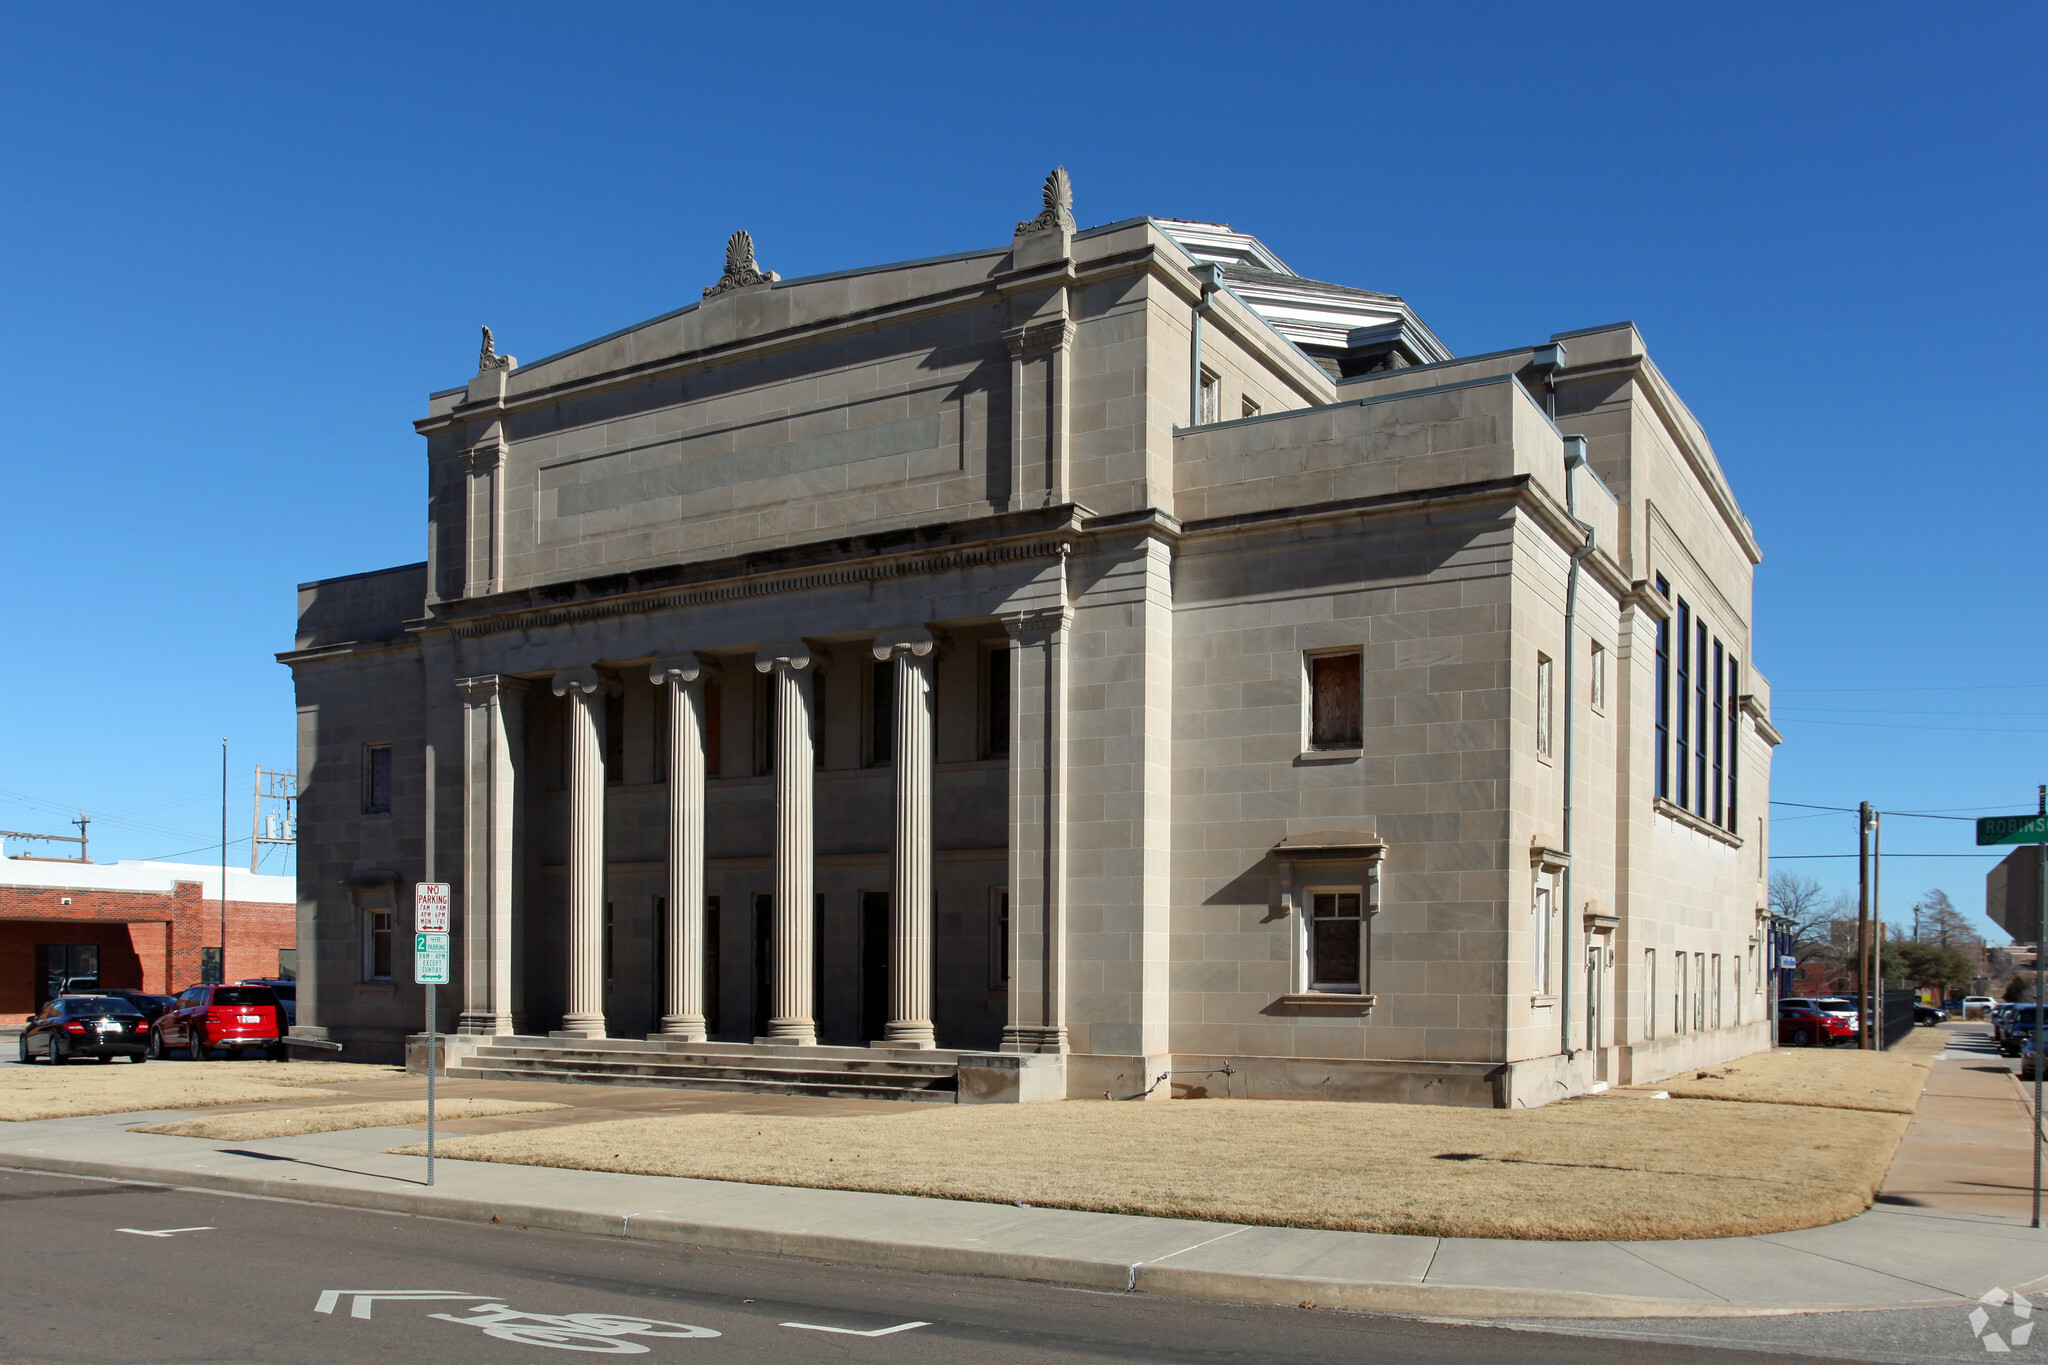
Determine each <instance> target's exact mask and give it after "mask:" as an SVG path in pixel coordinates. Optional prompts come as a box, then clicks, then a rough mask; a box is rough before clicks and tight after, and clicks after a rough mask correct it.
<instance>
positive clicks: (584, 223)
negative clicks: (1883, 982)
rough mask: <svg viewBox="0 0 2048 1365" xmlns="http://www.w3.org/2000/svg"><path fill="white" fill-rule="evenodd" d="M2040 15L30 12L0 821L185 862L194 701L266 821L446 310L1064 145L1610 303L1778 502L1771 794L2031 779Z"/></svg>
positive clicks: (974, 183)
mask: <svg viewBox="0 0 2048 1365" xmlns="http://www.w3.org/2000/svg"><path fill="white" fill-rule="evenodd" d="M1034 16H1035V17H1034ZM2044 38H2048V11H2044V10H2043V9H2042V8H2041V7H2040V6H2038V5H2000V4H1980V5H1973V6H1968V7H1929V6H1910V7H1909V6H1897V5H1880V4H1859V5H1800V6H1783V5H1770V6H1756V5H1740V4H1737V5H1720V6H1713V7H1705V6H1691V7H1681V6H1673V5H1666V6H1637V5H1629V6H1620V5H1617V6H1602V5H1591V6H1587V5H1563V6H1549V7H1541V8H1535V7H1529V6H1508V5H1455V4H1447V5H1440V6H1425V7H1409V8H1408V9H1407V11H1406V12H1400V13H1394V12H1390V11H1389V10H1388V9H1387V8H1385V7H1368V6H1348V5H1347V6H1331V7H1317V6H1300V7H1292V8H1280V7H1271V8H1267V9H1264V10H1259V9H1246V8H1245V7H1242V6H1219V7H1214V8H1208V7H1204V6H1202V5H1199V4H1180V5H1174V6H1171V7H1143V6H1099V7H1093V8H1090V9H1088V10H1086V11H1081V10H1076V11H1072V12H1069V13H1063V12H1060V11H1057V10H1053V11H1043V12H1034V14H1033V15H1030V16H1027V15H1025V14H1023V13H1022V12H1019V11H1016V10H1014V9H1004V8H1000V7H997V8H989V7H964V6H954V7H938V6H863V7H848V6H822V5H819V6H768V5H755V6H746V7H734V6H722V7H708V6H706V7H682V6H659V7H657V6H644V5H630V4H621V5H613V6H606V7H597V6H585V7H568V6H561V7H541V6H532V5H523V4H493V5H490V6H488V7H461V8H455V7H435V6H378V5H354V6H346V7H340V6H335V7H324V8H318V9H316V8H314V7H310V6H263V7H257V6H242V7H237V6H231V5H217V6H210V7H205V8H199V7H168V6H164V7H150V8H145V7H141V6H130V7H111V6H102V7H82V6H72V7H61V6H47V7H35V8H31V7H26V6H18V7H14V8H11V9H10V10H8V11H7V12H6V14H5V15H4V17H0V127H5V128H6V130H7V132H6V133H5V134H4V136H0V323H4V325H0V399H4V401H5V404H6V412H7V417H6V420H5V422H4V423H0V472H4V474H5V479H6V490H7V494H8V502H9V512H10V516H9V518H8V527H9V534H8V535H7V536H6V538H5V541H4V546H0V554H4V555H5V565H6V574H7V583H8V586H9V588H10V590H11V591H10V596H11V599H12V600H11V603H10V605H11V608H12V610H11V612H10V617H11V619H10V624H9V630H8V634H9V636H10V638H11V639H12V641H13V647H12V650H11V654H12V659H11V665H12V668H11V671H12V677H13V687H14V695H15V697H16V701H15V703H14V706H13V708H12V722H13V723H12V725H11V726H10V727H9V730H10V733H9V742H8V744H7V746H6V748H5V751H4V753H5V758H4V760H0V825H4V826H5V827H7V828H11V829H26V830H37V831H47V832H53V833H62V832H67V830H66V826H65V824H64V821H65V820H66V819H67V818H68V817H69V815H70V814H72V813H73V812H74V810H75V809H77V808H83V809H85V810H87V811H89V812H92V813H94V814H95V815H96V816H97V817H99V818H98V822H97V823H96V824H95V825H94V827H93V829H94V844H93V848H94V854H95V856H96V857H100V858H111V857H117V856H118V857H146V856H158V855H166V854H175V855H181V856H185V857H189V858H191V859H193V860H199V861H204V860H206V859H208V858H210V857H212V856H215V855H214V853H213V850H212V849H211V847H210V842H211V841H212V840H214V839H215V838H216V837H217V835H216V834H215V831H216V830H217V827H218V821H219V814H218V800H219V794H218V782H219V764H220V755H219V746H220V740H221V738H222V737H223V736H225V737H227V739H228V740H229V761H230V771H231V784H230V785H231V791H232V795H231V799H230V819H231V823H232V824H233V825H234V827H235V828H234V835H235V837H238V838H241V837H246V820H247V809H248V790H249V787H248V783H249V776H250V770H251V768H252V767H253V766H254V765H255V764H257V763H259V762H261V763H267V764H277V765H288V764H290V763H291V761H292V746H293V715H292V698H291V688H290V678H289V675H288V674H287V672H286V671H285V670H284V669H283V668H282V667H280V666H279V665H278V664H276V663H275V662H274V660H273V659H272V654H273V653H274V652H275V651H276V650H278V649H280V648H284V647H286V646H288V645H289V643H290V638H291V628H292V612H293V587H294V585H295V584H296V583H298V582H299V581H301V580H305V579H311V578H317V577H322V576H326V575H332V574H339V573H348V572H353V571H356V570H361V569H368V568H375V567H380V566H384V565H390V564H396V563H403V562H408V561H412V560H417V559H420V558H423V557H424V532H423V527H424V513H423V505H422V492H423V486H424V465H423V454H422V443H421V442H420V440H419V438H418V437H416V436H415V435H414V434H413V432H412V430H411V427H410V420H411V419H412V418H414V417H416V416H418V415H420V414H421V413H422V412H424V410H425V396H426V394H427V392H428V391H429V390H431V389H435V388H443V387H448V386H450V385H453V384H457V383H460V382H462V381H463V380H465V379H466V378H467V377H468V375H469V373H470V372H471V371H472V370H473V368H474V357H475V347H476V328H477V324H478V323H479V322H489V323H490V324H491V325H492V326H493V327H494V328H495V329H496V331H497V335H498V337H499V340H500V345H501V347H502V348H503V349H505V350H508V351H510V352H513V353H514V354H518V355H523V356H526V357H529V358H535V357H538V356H541V355H544V354H547V353H548V352H551V351H554V350H557V349H560V348H562V347H564V346H567V345H571V344H574V343H576V342H578V341H582V340H585V339H588V338H590V337H593V336H597V335H600V334H602V333H605V332H608V331H611V330H613V329H615V328H618V327H620V326H623V325H625V324H628V323H631V322H634V321H636V320H639V319H642V318H645V317H650V316H653V315H655V314H658V313H661V312H665V311H667V310H669V309H672V308H674V307H676V306H678V305H680V304H682V303H685V302H687V301H689V300H690V299H692V298H694V297H695V296H696V294H697V292H698V290H699V289H700V288H701V287H702V286H703V285H704V284H706V283H708V282H710V281H711V280H712V279H714V278H715V277H716V276H717V274H718V269H719V264H720V257H721V250H722V244H723V242H724V240H725V237H726V235H727V234H728V233H729V232H731V231H732V230H733V229H734V228H736V227H746V228H749V229H750V230H751V231H752V232H753V234H754V237H755V240H756V242H757V244H758V246H759V249H760V254H761V259H762V262H763V264H764V265H765V266H767V267H768V268H771V269H774V270H778V271H780V272H781V273H782V274H783V275H785V276H795V275H803V274H810V273H816V272H820V271H828V270H837V269H844V268H849V267H854V266H859V265H864V264H872V263H876V262H881V261H888V260H900V259H905V258H910V257H917V256H923V255H932V254H938V253H943V252H951V251H958V250H964V249H968V248H971V247H978V246H985V245H989V244H993V243H997V242H1000V241H1002V240H1004V239H1005V238H1006V237H1007V234H1008V231H1009V228H1010V226H1011V224H1013V223H1014V222H1015V221H1016V220H1017V219H1018V218H1020V217H1024V216H1028V215H1029V213H1030V212H1032V211H1033V210H1034V209H1035V207H1036V195H1037V186H1038V182H1039V180H1040V178H1041V177H1042V176H1043V175H1044V174H1045V172H1046V171H1047V170H1048V169H1049V168H1050V167H1051V166H1052V165H1053V164H1055V163H1064V164H1065V165H1066V166H1067V167H1068V168H1069V170H1070V171H1071V173H1072V174H1073V177H1074V182H1075V186H1076V199H1077V213H1078V216H1079V217H1080V219H1081V221H1082V222H1083V223H1084V224H1087V223H1100V222H1109V221H1113V220H1116V219H1119V218H1124V217H1129V216H1133V215H1137V214H1143V213H1153V214H1159V215H1163V216H1183V217H1195V218H1206V219H1213V220H1223V221H1227V222H1230V223H1232V224H1233V225H1235V226H1237V227H1239V228H1240V229H1243V230H1247V231H1252V232H1255V233H1258V234H1259V235H1261V236H1262V237H1263V238H1265V240H1266V241H1267V242H1268V243H1269V244H1270V245H1271V246H1272V247H1273V248H1274V249H1275V250H1276V251H1278V252H1279V253H1280V254H1281V255H1282V256H1283V257H1284V258H1285V259H1286V260H1287V261H1288V262H1289V263H1290V264H1291V265H1293V266H1294V268H1295V269H1297V270H1300V271H1302V272H1303V273H1305V274H1308V275H1311V276H1315V277H1318V278H1322V279H1329V280H1336V281H1340V282H1344V283H1349V284H1355V285H1359V286H1363V287H1367V288H1372V289H1379V290H1385V291H1388V292H1392V293H1398V294H1401V295H1403V296H1405V297H1406V298H1408V299H1409V300H1410V301H1411V302H1412V303H1414V305H1415V306H1416V307H1417V309H1418V310H1419V311H1420V312H1421V314H1422V316H1423V317H1424V318H1425V319H1426V320H1427V321H1428V322H1429V323H1430V324H1431V326H1432V327H1433V328H1434V329H1435V330H1436V331H1437V333H1438V334H1439V335H1440V336H1442V337H1443V338H1444V340H1445V341H1446V342H1447V343H1448V344H1449V345H1450V346H1451V347H1452V348H1453V349H1454V350H1457V351H1459V352H1461V353H1463V352H1477V351H1485V350H1491V349H1496V348H1501V347H1506V346H1512V345H1517V344H1526V343H1528V342H1530V341H1532V340H1536V339H1540V338H1543V337H1546V336H1548V335H1549V334H1550V333H1552V332H1556V331H1564V330H1570V329H1573V328H1579V327H1586V326H1592V325H1595V324H1599V323H1605V322H1611V321H1615V320H1617V319H1622V318H1629V319H1633V320H1634V321H1635V322H1636V323H1637V324H1638V325H1639V326H1640V327H1641V329H1642V331H1643V333H1644V335H1645V336H1646V337H1647V338H1648V340H1649V343H1650V346H1651V349H1652V354H1653V355H1654V357H1655V358H1656V360H1657V362H1658V363H1659V364H1660V365H1661V366H1662V367H1663V369H1664V370H1665V372H1666V373H1667V374H1668V375H1669V376H1670V377H1671V378H1672V380H1673V382H1674V383H1675V384H1676V385H1677V386H1678V388H1679V391H1680V392H1681V393H1682V394H1683V395H1684V396H1685V397H1686V399H1687V401H1688V402H1690V403H1691V405H1692V406H1693V409H1694V410H1695V411H1696V412H1697V413H1698V415H1699V417H1700V419H1701V420H1702V422H1703V423H1704V424H1705V426H1706V428H1707V430H1708V432H1709V433H1710V435H1711V436H1712V438H1713V440H1714V442H1715V445H1716V447H1717V449H1718V451H1719V453H1720V457H1721V461H1722V464H1723V466H1724V468H1725V469H1726V470H1727V473H1728V476H1729V478H1730V480H1731V481H1732V483H1733V485H1734V487H1735V489H1736V492H1737V495H1738V496H1739V497H1740V499H1741V500H1742V503H1743V506H1744V507H1745V509H1746V510H1747V511H1748V513H1749V515H1750V517H1751V519H1752V520H1753V521H1754V522H1755V525H1756V528H1757V534H1758V537H1759V539H1760V540H1761V542H1762V544H1763V546H1764V551H1765V560H1764V564H1763V566H1762V567H1761V569H1760V571H1759V574H1758V578H1757V599H1756V629H1757V648H1756V663H1757V664H1758V666H1759V667H1761V668H1762V670H1763V671H1764V672H1765V673H1766V675H1767V676H1768V677H1769V678H1770V679H1771V680H1772V682H1773V684H1774V686H1775V688H1776V695H1777V717H1778V722H1779V724H1780V726H1781V728H1782V729H1783V730H1784V731H1785V733H1786V736H1787V742H1786V744H1785V746H1784V748H1782V749H1781V750H1780V751H1779V755H1778V762H1777V770H1776V777H1775V786H1774V791H1773V795H1774V796H1776V797H1778V798H1780V799H1783V800H1786V801H1798V802H1808V803H1812V804H1814V805H1818V806H1853V805H1854V804H1855V803H1856V802H1857V801H1859V800H1864V799H1868V800H1871V801H1873V802H1875V803H1877V804H1878V805H1879V806H1880V807H1881V808H1885V809H1889V810H1895V811H1901V812H1904V811H1923V812H1937V813H1942V814H1947V815H1957V814H1962V815H1973V814H1976V813H1978V812H1980V811H1984V812H1990V811H1997V810H2015V809H2021V810H2023V809H2029V808H2030V807H2031V804H2032V793H2033V790H2034V785H2035V784H2036V783H2038V782H2041V781H2043V780H2048V749H2044V745H2043V739H2044V737H2048V671H2044V670H2043V668H2042V667H2041V664H2042V661H2043V656H2044V645H2043V643H2042V632H2041V631H2040V629H2039V628H2038V627H2036V626H2034V625H2033V624H2032V621H2031V619H2030V618H2031V617H2032V615H2033V614H2034V613H2031V612H2029V610H2028V608H2030V607H2032V606H2034V604H2035V603H2036V602H2037V601H2038V599H2039V598H2040V596H2041V594H2040V593H2039V592H2038V591H2036V590H2029V589H2028V588H2027V587H2026V586H2025V585H2026V584H2027V583H2028V582H2029V581H2030V578H2031V576H2032V575H2033V574H2035V573H2036V572H2037V570H2036V566H2035V562H2034V561H2035V560H2036V558H2037V556H2036V555H2035V554H2033V553H2031V552H2032V551H2033V550H2034V549H2035V548H2036V546H2037V545H2038V544H2039V541H2040V537H2039V533H2038V528H2039V527H2040V525H2041V521H2042V518H2041V513H2042V501H2043V498H2042V492H2041V490H2040V488H2039V473H2040V469H2041V462H2040V453H2041V437H2040V434H2039V433H2040V430H2041V419H2040V416H2039V413H2038V405H2039V401H2040V397H2041V383H2040V380H2039V377H2038V370H2037V364H2036V361H2035V356H2036V355H2037V354H2038V342H2037V338H2036V336H2035V334H2034V333H2035V332H2036V331H2037V330H2038V319H2039V318H2040V317H2041V316H2042V315H2043V313H2044V308H2043V304H2044V302H2048V300H2044V297H2043V295H2044V290H2043V266H2042V255H2043V253H2042V248H2041V240H2042V237H2041V225H2042V223H2043V221H2044V214H2043V208H2044V198H2048V195H2044V180H2043V166H2044V162H2043V151H2044V146H2043V144H2044V140H2048V139H2044V133H2043V130H2044V128H2048V118H2044V114H2048V110H2044V107H2043V106H2044V103H2048V98H2044V95H2043V88H2044V87H2043V85H2042V82H2041V81H2040V80H2039V75H2038V73H2039V71H2040V69H2041V64H2042V58H2043V56H2044V46H2048V44H2044ZM1777 815H1778V822H1777V824H1776V826H1775V835H1774V845H1773V847H1774V852H1775V853H1776V854H1778V855H1780V857H1781V858H1785V859H1787V860H1786V861H1782V862H1780V863H1779V864H1778V865H1779V866H1780V867H1782V868H1785V869H1789V870H1795V871H1799V872H1802V873H1805V874H1808V875H1812V876H1814V877H1816V878H1817V879H1818V880H1820V881H1822V882H1823V883H1824V884H1826V885H1828V886H1831V887H1832V886H1844V885H1850V884H1852V883H1853V880H1854V864H1853V862H1850V861H1847V860H1843V859H1839V858H1827V857H1808V858H1802V859H1801V860H1798V861H1791V860H1790V859H1791V858H1792V857H1793V855H1823V854H1827V855H1831V854H1840V853H1843V852H1846V851H1848V850H1850V849H1851V848H1852V847H1853V822H1852V820H1851V818H1850V817H1849V816H1848V815H1846V814H1840V813H1834V812H1827V811H1815V810H1808V809H1804V808H1800V807H1790V806H1781V807H1778V808H1777ZM1886 836H1887V838H1886V842H1887V844H1888V846H1889V847H1890V848H1891V849H1892V850H1893V851H1894V852H1896V853H1899V854H1908V853H1910V854H1970V853H1971V852H1972V849H1971V843H1970V831H1969V826H1968V825H1967V824H1966V823H1963V822H1960V821H1955V820H1926V819H1903V818H1901V819H1897V820H1893V821H1889V822H1888V824H1887V831H1886ZM21 847H22V845H20V844H18V843H13V842H10V843H9V844H8V849H9V851H16V850H18V849H20V848H21ZM230 857H231V859H232V860H234V861H236V862H238V863H242V862H245V861H246V858H247V847H246V844H244V845H240V846H238V847H235V848H231V850H230ZM1989 863H1990V860H1989V859H1984V858H1979V857H1975V856H1967V857H1943V858H1918V857H1916V858H1905V857H1898V858H1888V860H1887V875H1886V886H1887V891H1888V894H1887V911H1888V913H1890V914H1892V915H1893V916H1894V917H1899V916H1902V915H1904V914H1906V913H1908V908H1909V907H1910V905H1911V903H1912V900H1913V898H1914V897H1915V896H1917V895H1918V894H1919V893H1920V892H1921V891H1923V890H1925V889H1926V888H1928V887H1931V886H1941V887H1945V888H1946V889H1947V890H1948V891H1949V892H1950V894H1951V895H1953V896H1954V897H1955V899H1956V901H1957V903H1958V904H1959V905H1961V906H1963V907H1964V908H1965V909H1969V910H1973V911H1974V910H1976V909H1978V908H1980V907H1981V905H1982V896H1983V890H1982V888H1983V882H1982V873H1983V872H1984V870H1985V869H1986V868H1987V867H1988V866H1989ZM269 866H270V867H271V868H273V869H274V868H276V867H277V862H276V860H275V859H273V860H272V862H271V863H270V864H269ZM1986 927H1987V928H1988V926H1986Z"/></svg>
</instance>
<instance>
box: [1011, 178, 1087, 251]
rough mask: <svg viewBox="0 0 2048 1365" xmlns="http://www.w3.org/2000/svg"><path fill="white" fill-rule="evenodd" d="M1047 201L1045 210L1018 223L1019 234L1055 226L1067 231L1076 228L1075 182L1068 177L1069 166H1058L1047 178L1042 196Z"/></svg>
mask: <svg viewBox="0 0 2048 1365" xmlns="http://www.w3.org/2000/svg"><path fill="white" fill-rule="evenodd" d="M1040 197H1041V198H1042V199H1043V200H1044V201H1045V211H1044V212H1043V213H1041V214H1039V215H1038V216H1037V217H1036V218H1033V219H1032V220H1031V221H1030V222H1028V223H1019V224H1017V235H1018V236H1019V237H1022V236H1024V235H1025V234H1027V233H1033V232H1051V231H1052V230H1053V229H1055V228H1059V229H1062V230H1064V231H1067V232H1072V231H1073V230H1074V182H1073V181H1072V180H1069V179H1068V178H1067V168H1066V167H1065V166H1058V167H1055V168H1054V169H1053V173H1052V174H1051V175H1049V176H1047V177H1046V178H1045V190H1044V193H1043V194H1042V195H1041V196H1040Z"/></svg>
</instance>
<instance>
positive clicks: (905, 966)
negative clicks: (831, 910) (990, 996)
mask: <svg viewBox="0 0 2048 1365" xmlns="http://www.w3.org/2000/svg"><path fill="white" fill-rule="evenodd" d="M933 649H934V641H933V638H932V633H931V632H930V631H929V630H924V629H922V628H919V629H915V630H904V631H893V632H891V633H889V634H886V635H882V636H878V637H876V640H875V643H874V654H875V657H876V658H877V659H881V660H893V661H894V664H893V667H894V670H895V694H896V695H895V701H896V709H895V716H894V730H895V738H896V752H895V753H894V754H893V755H891V756H890V757H891V765H892V767H893V769H894V775H895V779H896V784H895V785H896V803H895V805H896V809H895V817H896V819H895V829H894V837H893V838H892V840H891V854H892V861H893V871H894V876H893V878H892V880H891V889H890V896H889V919H890V936H889V1021H888V1024H887V1025H886V1028H885V1031H884V1037H885V1039H886V1041H888V1042H889V1043H890V1044H891V1045H893V1046H895V1047H907V1048H928V1047H936V1046H937V1045H938V1044H937V1040H936V1038H935V1036H934V1034H933V1031H932V653H933Z"/></svg>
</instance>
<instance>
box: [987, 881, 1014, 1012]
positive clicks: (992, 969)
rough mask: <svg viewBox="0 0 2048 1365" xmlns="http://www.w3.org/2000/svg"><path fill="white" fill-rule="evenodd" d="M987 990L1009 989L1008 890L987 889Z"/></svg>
mask: <svg viewBox="0 0 2048 1365" xmlns="http://www.w3.org/2000/svg"><path fill="white" fill-rule="evenodd" d="M988 988H989V989H990V990H992V991H1006V990H1008V989H1009V988H1010V888H1009V887H1007V886H991V887H990V888H989V889H988Z"/></svg>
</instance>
